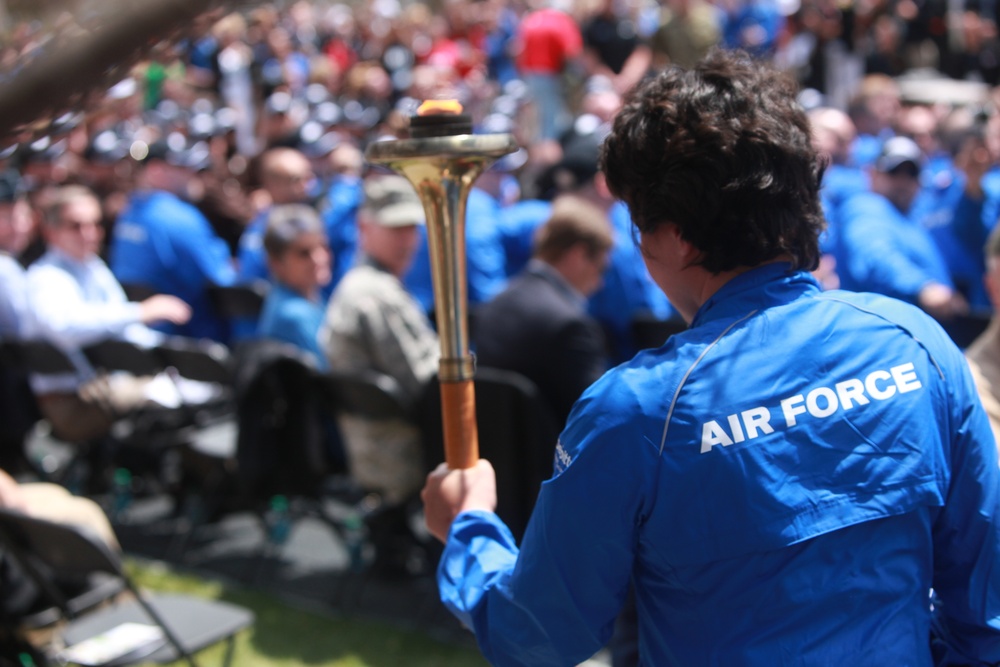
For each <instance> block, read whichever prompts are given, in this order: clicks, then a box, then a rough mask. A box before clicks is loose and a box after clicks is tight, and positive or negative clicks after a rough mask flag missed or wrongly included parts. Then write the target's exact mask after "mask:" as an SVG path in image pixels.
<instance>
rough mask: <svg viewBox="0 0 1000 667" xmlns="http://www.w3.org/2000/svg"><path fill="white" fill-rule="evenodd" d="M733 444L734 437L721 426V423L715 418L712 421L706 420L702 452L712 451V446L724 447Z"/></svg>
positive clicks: (702, 430) (702, 437) (702, 431)
mask: <svg viewBox="0 0 1000 667" xmlns="http://www.w3.org/2000/svg"><path fill="white" fill-rule="evenodd" d="M731 444H733V440H732V438H730V437H729V434H728V433H726V431H725V429H723V428H722V427H721V426H719V423H718V422H717V421H715V420H714V419H713V420H712V421H710V422H706V423H705V425H704V426H702V429H701V453H702V454H704V453H705V452H710V451H712V447H715V446H716V445H722V446H723V447H728V446H729V445H731Z"/></svg>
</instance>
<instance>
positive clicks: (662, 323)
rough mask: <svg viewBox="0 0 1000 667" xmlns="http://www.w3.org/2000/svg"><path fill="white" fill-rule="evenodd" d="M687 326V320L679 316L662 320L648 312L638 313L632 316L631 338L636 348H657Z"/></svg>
mask: <svg viewBox="0 0 1000 667" xmlns="http://www.w3.org/2000/svg"><path fill="white" fill-rule="evenodd" d="M687 328H688V325H687V322H685V321H684V320H683V319H681V318H680V317H671V318H669V319H666V320H663V319H660V318H658V317H653V316H652V315H650V314H640V315H636V316H635V317H634V318H632V326H631V329H632V339H633V341H634V342H635V346H636V349H639V350H645V349H649V348H657V347H660V346H661V345H663V344H664V343H666V342H667V339H668V338H670V337H671V336H673V335H674V334H677V333H680V332H682V331H684V330H686V329H687Z"/></svg>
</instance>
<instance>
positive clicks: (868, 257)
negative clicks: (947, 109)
mask: <svg viewBox="0 0 1000 667" xmlns="http://www.w3.org/2000/svg"><path fill="white" fill-rule="evenodd" d="M923 160H924V156H923V155H922V153H921V152H920V147H919V146H917V145H916V144H915V143H914V142H913V141H912V140H911V139H908V138H906V137H894V138H892V139H890V140H889V141H887V142H886V143H885V146H884V148H883V150H882V153H881V154H880V155H879V157H878V158H877V159H876V161H875V163H874V164H873V165H872V169H871V172H870V174H871V189H870V191H866V192H859V193H856V194H854V195H853V196H851V197H850V198H848V199H847V201H846V202H844V203H843V205H842V207H841V209H840V216H839V220H838V222H839V227H838V229H837V239H836V242H837V248H836V252H835V258H836V261H837V274H838V276H839V277H840V286H841V288H843V289H846V290H851V291H867V292H875V293H878V294H885V295H887V296H891V297H895V298H897V299H901V300H903V301H908V302H909V303H913V304H915V305H917V306H920V307H921V308H923V309H924V310H925V311H927V312H928V313H929V314H931V315H932V316H934V317H936V318H938V319H941V320H947V319H948V318H950V317H953V316H955V315H959V314H962V313H964V312H966V311H967V310H968V304H967V303H966V302H965V299H964V298H963V297H962V295H961V294H960V293H959V292H957V291H956V290H955V288H954V285H953V284H952V281H951V276H950V275H949V273H948V267H947V265H946V263H945V260H944V257H943V256H942V255H941V251H940V250H939V249H938V247H937V245H936V244H935V242H934V239H933V238H932V237H931V235H930V233H929V232H928V231H927V230H926V229H924V228H923V227H921V226H920V225H919V224H918V223H917V222H915V221H913V220H912V219H910V217H909V215H910V211H911V208H912V205H913V201H914V199H915V197H916V195H917V193H918V191H919V189H920V180H919V176H920V168H921V164H922V163H923Z"/></svg>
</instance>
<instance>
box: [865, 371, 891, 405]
mask: <svg viewBox="0 0 1000 667" xmlns="http://www.w3.org/2000/svg"><path fill="white" fill-rule="evenodd" d="M890 379H892V376H891V375H889V373H888V372H886V371H872V372H871V373H869V374H868V377H866V378H865V389H867V390H868V395H869V396H871V397H872V398H875V399H878V400H880V401H884V400H885V399H887V398H892V397H893V395H895V393H896V387H895V386H894V385H889V386H888V387H886V388H885V389H879V388H878V385H877V384H875V383H876V382H878V381H879V380H890Z"/></svg>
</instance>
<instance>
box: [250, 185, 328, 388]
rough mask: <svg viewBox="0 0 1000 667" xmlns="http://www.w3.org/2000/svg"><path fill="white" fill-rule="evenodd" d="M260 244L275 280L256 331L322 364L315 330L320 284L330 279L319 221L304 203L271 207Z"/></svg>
mask: <svg viewBox="0 0 1000 667" xmlns="http://www.w3.org/2000/svg"><path fill="white" fill-rule="evenodd" d="M264 249H265V250H266V251H267V265H268V267H269V269H270V272H271V276H272V277H273V279H274V284H273V286H272V288H271V290H270V291H269V292H268V295H267V298H266V299H265V300H264V307H263V310H262V311H261V314H260V321H259V322H258V323H257V335H258V336H260V337H262V338H273V339H275V340H281V341H285V342H287V343H291V344H292V345H294V346H296V347H298V348H300V349H302V350H304V351H306V352H308V353H309V354H311V355H312V356H313V357H314V358H315V360H316V363H317V365H318V366H319V368H321V369H325V368H326V366H327V363H326V355H325V354H323V352H322V350H321V349H320V347H319V341H318V335H319V330H320V325H322V323H323V313H324V311H323V304H322V302H321V296H320V288H321V287H322V286H323V285H325V284H326V283H327V282H329V280H330V249H329V247H328V246H327V243H326V235H325V234H324V233H323V223H322V222H320V219H319V216H318V215H317V214H316V212H315V211H314V210H313V209H312V208H311V207H309V206H306V205H304V204H285V205H282V206H275V207H274V208H272V209H270V211H269V213H268V216H267V228H266V230H265V231H264Z"/></svg>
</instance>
